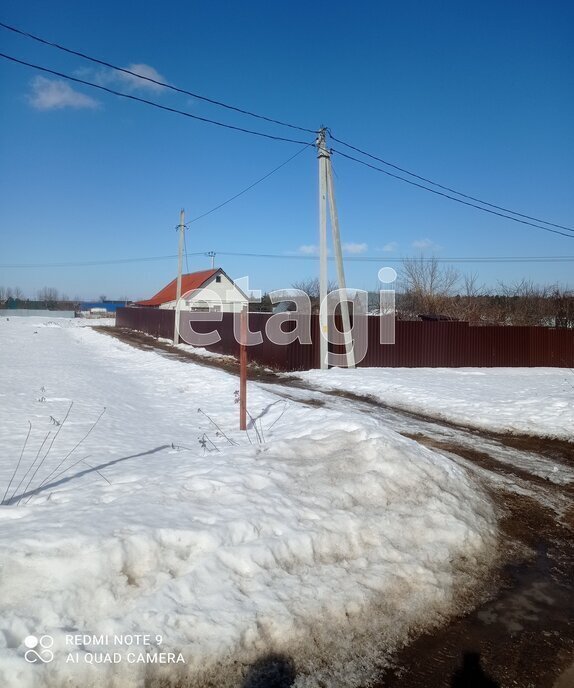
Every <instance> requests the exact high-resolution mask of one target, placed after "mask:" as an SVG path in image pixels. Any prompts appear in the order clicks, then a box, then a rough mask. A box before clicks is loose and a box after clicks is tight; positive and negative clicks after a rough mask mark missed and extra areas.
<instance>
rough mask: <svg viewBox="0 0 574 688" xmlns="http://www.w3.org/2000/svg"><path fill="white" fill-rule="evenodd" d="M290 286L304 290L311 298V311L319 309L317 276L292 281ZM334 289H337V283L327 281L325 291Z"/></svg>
mask: <svg viewBox="0 0 574 688" xmlns="http://www.w3.org/2000/svg"><path fill="white" fill-rule="evenodd" d="M291 286H292V287H293V289H299V290H300V291H304V292H305V293H306V294H307V295H308V296H309V298H310V299H311V311H312V312H313V313H316V312H317V311H318V310H319V305H320V304H319V298H320V295H321V288H320V283H319V278H318V277H312V278H308V279H304V280H299V281H298V282H293V284H292V285H291ZM335 289H337V284H335V282H329V283H328V284H327V292H331V291H334V290H335Z"/></svg>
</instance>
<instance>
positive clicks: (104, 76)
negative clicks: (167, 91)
mask: <svg viewBox="0 0 574 688" xmlns="http://www.w3.org/2000/svg"><path fill="white" fill-rule="evenodd" d="M125 69H127V70H128V71H130V72H134V74H126V73H125V72H118V71H116V70H114V71H112V70H100V71H98V73H97V74H96V79H97V81H98V83H99V84H101V85H102V86H114V85H115V86H123V87H124V88H126V89H127V90H129V91H148V92H152V93H157V92H159V91H161V90H163V88H164V87H163V86H160V85H159V84H154V83H153V81H147V79H154V80H155V81H161V82H162V83H164V84H167V83H168V81H167V79H166V78H165V77H164V76H162V75H161V74H160V73H159V72H158V71H157V69H155V68H154V67H151V66H150V65H147V64H143V63H137V64H136V63H132V64H129V65H128V66H127V67H125ZM135 74H139V75H140V76H143V77H146V79H140V78H139V77H138V76H135Z"/></svg>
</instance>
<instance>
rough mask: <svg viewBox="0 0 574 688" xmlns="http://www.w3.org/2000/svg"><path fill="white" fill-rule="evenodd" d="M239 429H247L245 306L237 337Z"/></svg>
mask: <svg viewBox="0 0 574 688" xmlns="http://www.w3.org/2000/svg"><path fill="white" fill-rule="evenodd" d="M239 339H240V341H239V429H240V430H247V308H245V307H243V308H242V309H241V321H240V337H239Z"/></svg>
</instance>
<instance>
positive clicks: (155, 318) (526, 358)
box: [116, 308, 574, 371]
mask: <svg viewBox="0 0 574 688" xmlns="http://www.w3.org/2000/svg"><path fill="white" fill-rule="evenodd" d="M215 317H217V316H215ZM303 317H304V316H299V315H298V314H297V313H282V314H276V315H273V314H271V313H250V314H249V330H250V332H252V333H257V332H259V333H261V336H262V341H261V343H258V344H255V345H254V346H250V347H248V358H249V360H251V361H255V362H257V363H259V364H261V365H264V366H268V367H270V368H274V369H276V370H286V371H289V370H309V369H310V368H317V367H319V348H320V347H319V317H318V316H317V315H313V316H311V322H310V326H309V327H310V330H311V339H312V341H313V343H312V344H302V343H301V342H299V341H294V342H292V343H289V344H287V345H282V344H281V343H278V342H276V341H272V340H271V339H270V337H269V336H268V333H269V328H270V325H274V326H277V324H278V323H279V322H281V329H282V330H283V331H284V332H291V331H293V330H294V329H296V328H297V329H298V330H299V331H300V332H304V331H305V327H306V325H305V324H304V322H303V320H301V321H299V318H303ZM181 318H182V320H181V323H182V329H181V331H182V333H184V332H185V324H186V323H190V322H191V323H192V328H193V330H194V331H195V332H196V333H200V334H208V333H210V332H214V331H215V332H217V333H218V335H219V337H220V341H218V342H216V343H214V344H209V345H206V348H207V349H209V350H210V351H214V352H217V353H223V354H231V355H233V356H238V354H239V344H238V343H237V341H236V339H237V337H236V330H237V331H238V330H239V318H238V317H237V316H236V315H234V314H233V313H223V314H219V319H214V314H212V313H189V312H182V313H181ZM272 318H273V322H272V323H270V322H269V321H270V320H271V319H272ZM173 319H174V311H170V310H162V309H157V308H118V310H117V313H116V324H117V326H118V327H127V328H130V329H133V330H140V331H142V332H147V333H148V334H151V335H153V336H155V337H164V338H167V339H171V338H172V337H173ZM339 327H340V322H339ZM380 328H381V321H380V319H379V318H377V317H369V318H367V344H368V346H367V353H366V356H365V358H364V359H363V360H362V361H361V362H360V363H359V365H360V366H369V367H404V368H415V367H429V368H434V367H494V366H499V367H516V366H555V367H570V368H574V330H568V329H562V330H556V329H550V328H544V327H502V326H486V327H469V325H468V323H464V322H421V321H397V322H396V323H395V344H394V345H393V344H381V343H380ZM198 344H199V342H198ZM204 346H205V344H204ZM329 348H330V350H331V351H334V352H341V353H342V352H343V349H342V348H341V346H340V345H330V347H329Z"/></svg>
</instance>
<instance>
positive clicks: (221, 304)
mask: <svg viewBox="0 0 574 688" xmlns="http://www.w3.org/2000/svg"><path fill="white" fill-rule="evenodd" d="M219 276H220V277H221V282H217V281H216V277H217V275H214V276H213V277H211V278H210V280H209V281H208V282H207V283H206V284H204V285H203V286H202V288H201V289H199V290H194V291H193V292H192V293H191V294H190V295H189V296H188V297H185V294H184V295H183V296H184V297H185V298H184V299H183V300H182V303H181V304H180V310H182V311H191V310H193V309H194V308H198V307H202V306H206V307H209V310H210V311H216V310H217V311H221V312H222V313H240V312H241V309H242V308H243V306H245V305H247V304H248V300H247V299H246V297H245V295H244V294H243V292H241V291H240V290H239V289H238V288H237V287H236V286H235V284H234V283H233V282H232V281H231V280H230V279H229V278H228V277H227V276H226V275H224V274H221V273H220V275H219ZM160 308H166V309H171V310H173V309H174V308H175V301H169V302H168V303H163V304H162V305H161V306H160Z"/></svg>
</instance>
